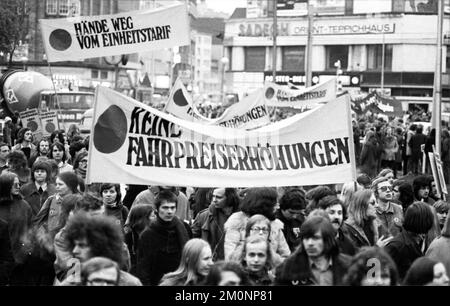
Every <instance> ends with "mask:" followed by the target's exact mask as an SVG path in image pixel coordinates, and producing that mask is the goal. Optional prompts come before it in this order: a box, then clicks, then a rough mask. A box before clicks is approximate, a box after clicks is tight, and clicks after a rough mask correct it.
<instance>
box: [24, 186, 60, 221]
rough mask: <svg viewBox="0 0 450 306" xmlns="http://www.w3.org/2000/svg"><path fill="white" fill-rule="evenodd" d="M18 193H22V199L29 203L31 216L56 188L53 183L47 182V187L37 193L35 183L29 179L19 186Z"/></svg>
mask: <svg viewBox="0 0 450 306" xmlns="http://www.w3.org/2000/svg"><path fill="white" fill-rule="evenodd" d="M20 193H21V194H22V195H23V197H24V200H25V201H27V202H28V204H30V206H31V209H32V212H33V216H35V215H37V213H38V212H39V210H40V209H41V207H42V205H43V204H44V202H45V201H46V200H47V199H48V197H49V196H52V195H54V194H55V193H56V188H55V185H53V184H50V183H47V189H46V190H45V191H44V192H43V193H42V194H39V192H38V189H37V188H36V184H35V183H34V182H33V181H31V182H29V183H28V184H25V185H23V186H22V187H21V188H20Z"/></svg>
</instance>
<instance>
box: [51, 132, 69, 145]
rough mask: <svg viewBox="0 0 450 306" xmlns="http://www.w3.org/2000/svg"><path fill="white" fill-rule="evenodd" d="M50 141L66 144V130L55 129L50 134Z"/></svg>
mask: <svg viewBox="0 0 450 306" xmlns="http://www.w3.org/2000/svg"><path fill="white" fill-rule="evenodd" d="M50 142H51V143H52V144H54V143H56V142H59V143H60V144H63V145H64V144H66V142H67V140H66V132H65V131H64V130H55V131H53V132H52V134H51V135H50Z"/></svg>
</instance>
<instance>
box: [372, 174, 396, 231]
mask: <svg viewBox="0 0 450 306" xmlns="http://www.w3.org/2000/svg"><path fill="white" fill-rule="evenodd" d="M372 191H373V194H374V196H375V199H376V202H375V210H376V216H377V221H378V224H379V226H378V233H379V235H380V237H383V236H384V237H394V236H396V235H397V234H398V233H399V232H400V231H401V229H402V224H403V208H402V207H401V206H400V205H398V204H395V203H394V202H393V199H394V194H393V187H392V184H391V182H390V181H389V179H388V178H386V177H379V178H377V179H375V180H374V181H373V182H372Z"/></svg>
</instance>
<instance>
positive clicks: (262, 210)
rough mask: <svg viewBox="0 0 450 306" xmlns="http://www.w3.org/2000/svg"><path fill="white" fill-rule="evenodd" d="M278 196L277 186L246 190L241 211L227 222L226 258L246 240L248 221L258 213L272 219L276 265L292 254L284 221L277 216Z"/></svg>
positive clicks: (272, 242)
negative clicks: (285, 235)
mask: <svg viewBox="0 0 450 306" xmlns="http://www.w3.org/2000/svg"><path fill="white" fill-rule="evenodd" d="M277 196H278V194H277V192H276V190H275V188H266V187H263V188H249V189H248V190H247V191H246V193H245V197H244V199H243V200H242V202H241V206H240V209H241V211H238V212H235V213H233V214H232V215H231V216H230V217H229V218H228V220H227V222H226V223H225V243H224V251H225V260H227V259H229V258H230V256H231V254H232V253H233V251H234V250H235V249H236V247H237V246H238V245H239V243H240V241H243V240H245V228H246V226H247V221H248V219H249V218H250V217H252V216H253V215H256V214H261V215H263V216H265V217H266V218H267V219H269V220H270V221H271V223H270V226H271V229H272V230H271V240H270V243H271V246H272V250H273V251H274V253H275V254H274V263H275V265H278V264H279V263H280V262H281V261H282V260H284V259H285V258H287V257H288V256H289V255H290V254H291V251H290V249H289V246H288V244H287V242H286V238H285V237H284V234H283V223H282V222H281V221H280V220H278V219H276V217H275V211H276V203H277ZM277 255H278V256H277Z"/></svg>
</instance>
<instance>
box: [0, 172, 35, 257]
mask: <svg viewBox="0 0 450 306" xmlns="http://www.w3.org/2000/svg"><path fill="white" fill-rule="evenodd" d="M31 218H32V209H31V207H30V205H29V204H28V203H27V202H26V201H24V200H23V199H22V196H21V195H20V183H19V178H18V177H17V175H16V174H14V173H2V174H1V175H0V219H2V220H3V221H5V222H6V223H7V224H8V233H9V237H10V241H11V251H12V254H13V257H14V261H15V262H16V263H21V262H22V261H23V260H24V257H25V254H26V251H27V250H26V249H25V248H24V244H25V243H26V241H27V238H28V237H27V235H28V232H29V229H30V228H31Z"/></svg>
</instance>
